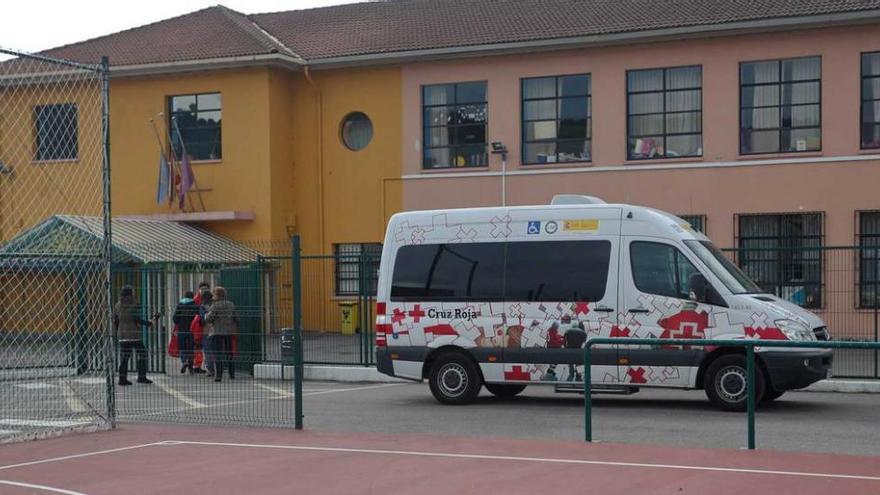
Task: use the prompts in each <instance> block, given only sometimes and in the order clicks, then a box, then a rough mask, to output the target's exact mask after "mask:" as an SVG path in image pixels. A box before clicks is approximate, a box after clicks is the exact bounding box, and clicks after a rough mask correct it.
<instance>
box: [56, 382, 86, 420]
mask: <svg viewBox="0 0 880 495" xmlns="http://www.w3.org/2000/svg"><path fill="white" fill-rule="evenodd" d="M61 395H62V396H63V397H64V402H66V403H67V407H69V408H70V410H71V411H73V412H75V413H83V412H86V411H88V410H89V408H88V406H87V405H86V403H85V402H83V401H82V400H81V399H80V398H79V397H78V396H77V395H76V393H75V392H74V391H73V389H72V388H71V387H70V385H68V384H66V383H65V384H63V385H62V386H61Z"/></svg>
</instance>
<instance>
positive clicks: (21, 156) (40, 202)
mask: <svg viewBox="0 0 880 495" xmlns="http://www.w3.org/2000/svg"><path fill="white" fill-rule="evenodd" d="M100 89H101V88H100V84H99V82H98V80H97V79H92V80H80V81H72V82H67V83H64V84H58V85H55V86H47V85H40V84H38V85H31V86H22V85H11V86H2V85H0V163H2V164H3V165H4V167H6V169H7V171H8V173H3V174H0V242H3V241H8V240H10V239H12V238H13V237H15V236H16V235H18V234H20V233H21V232H23V231H25V230H27V229H29V228H31V227H33V226H34V225H36V224H38V223H40V222H42V221H43V220H45V219H46V218H47V217H49V216H51V215H55V214H68V215H99V214H100V213H101V208H102V185H101V184H102V182H101V167H102V159H103V158H102V157H103V151H102V148H101V142H102V140H101V133H102V127H101V94H100ZM59 104H74V105H76V111H77V157H76V158H75V159H68V160H39V161H38V160H37V151H36V147H37V144H36V143H37V138H36V123H35V116H34V113H35V108H36V107H38V106H43V105H59ZM69 134H72V133H68V132H66V130H65V132H64V133H63V135H64V136H65V137H66V136H68V135H69Z"/></svg>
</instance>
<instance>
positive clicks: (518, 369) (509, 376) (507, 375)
mask: <svg viewBox="0 0 880 495" xmlns="http://www.w3.org/2000/svg"><path fill="white" fill-rule="evenodd" d="M504 379H505V380H519V381H530V380H531V379H532V375H531V374H529V372H528V371H526V370H524V369H523V367H522V366H514V367H513V368H511V369H510V371H505V372H504Z"/></svg>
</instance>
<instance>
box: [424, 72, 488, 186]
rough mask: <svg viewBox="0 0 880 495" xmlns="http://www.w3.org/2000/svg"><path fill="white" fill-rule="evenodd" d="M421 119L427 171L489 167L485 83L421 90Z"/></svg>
mask: <svg viewBox="0 0 880 495" xmlns="http://www.w3.org/2000/svg"><path fill="white" fill-rule="evenodd" d="M422 115H423V120H422V123H423V125H424V135H423V139H422V143H423V148H424V150H423V153H424V155H423V157H422V166H423V167H424V168H426V169H432V168H449V167H485V166H487V165H488V164H489V159H488V155H487V153H486V123H487V122H488V103H487V101H486V83H485V82H468V83H456V84H436V85H432V86H424V87H422Z"/></svg>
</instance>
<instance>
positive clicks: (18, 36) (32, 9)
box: [0, 0, 355, 59]
mask: <svg viewBox="0 0 880 495" xmlns="http://www.w3.org/2000/svg"><path fill="white" fill-rule="evenodd" d="M354 1H355V0H140V1H132V0H54V1H50V0H9V1H4V2H2V4H0V47H3V48H10V49H13V50H22V51H28V52H37V51H40V50H45V49H47V48H52V47H56V46H60V45H66V44H68V43H74V42H77V41H82V40H86V39H89V38H94V37H96V36H102V35H105V34H110V33H115V32H117V31H122V30H123V29H128V28H133V27H136V26H142V25H144V24H149V23H151V22H155V21H158V20H161V19H167V18H169V17H174V16H178V15H181V14H185V13H187V12H192V11H194V10H199V9H202V8H205V7H210V6H211V5H216V4H218V3H220V4H222V5H225V6H227V7H229V8H231V9H233V10H237V11H239V12H244V13H246V14H253V13H257V12H277V11H281V10H297V9H308V8H312V7H323V6H326V5H339V4H343V3H354ZM2 58H5V57H2V54H0V59H2Z"/></svg>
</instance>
